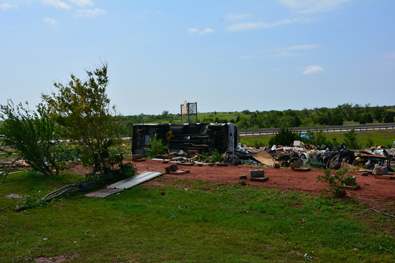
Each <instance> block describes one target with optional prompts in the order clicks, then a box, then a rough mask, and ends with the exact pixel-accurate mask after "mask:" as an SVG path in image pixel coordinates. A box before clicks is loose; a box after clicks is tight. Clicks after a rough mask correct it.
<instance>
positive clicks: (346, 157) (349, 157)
mask: <svg viewBox="0 0 395 263" xmlns="http://www.w3.org/2000/svg"><path fill="white" fill-rule="evenodd" d="M341 159H342V162H345V163H348V164H353V162H354V160H355V155H354V152H353V151H349V150H345V151H344V152H342V155H341Z"/></svg>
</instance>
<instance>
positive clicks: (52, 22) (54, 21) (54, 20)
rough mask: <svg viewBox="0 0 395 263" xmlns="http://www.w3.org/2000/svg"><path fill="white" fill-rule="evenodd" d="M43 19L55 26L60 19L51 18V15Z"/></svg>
mask: <svg viewBox="0 0 395 263" xmlns="http://www.w3.org/2000/svg"><path fill="white" fill-rule="evenodd" d="M43 21H44V22H45V23H48V24H51V25H53V26H55V25H56V24H57V23H59V21H58V20H56V19H53V18H50V17H45V18H44V19H43Z"/></svg>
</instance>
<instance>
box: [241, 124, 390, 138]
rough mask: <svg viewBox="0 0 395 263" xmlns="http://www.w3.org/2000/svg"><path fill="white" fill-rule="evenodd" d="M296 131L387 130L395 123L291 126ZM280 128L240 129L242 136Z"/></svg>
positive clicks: (268, 132)
mask: <svg viewBox="0 0 395 263" xmlns="http://www.w3.org/2000/svg"><path fill="white" fill-rule="evenodd" d="M290 129H291V130H294V131H301V132H307V131H309V130H312V131H314V130H316V129H318V130H323V131H324V132H338V131H349V130H351V129H354V130H355V131H367V130H385V129H395V123H375V124H360V125H338V126H320V127H296V128H290ZM279 130H280V129H279V128H273V129H257V130H239V135H240V136H247V135H268V134H276V133H277V132H278V131H279Z"/></svg>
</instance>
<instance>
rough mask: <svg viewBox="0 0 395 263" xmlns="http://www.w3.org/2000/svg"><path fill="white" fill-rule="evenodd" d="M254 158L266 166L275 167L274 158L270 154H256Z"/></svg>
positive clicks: (263, 152)
mask: <svg viewBox="0 0 395 263" xmlns="http://www.w3.org/2000/svg"><path fill="white" fill-rule="evenodd" d="M252 158H254V159H255V160H256V161H258V162H260V163H261V164H264V165H269V166H273V165H274V159H273V157H272V156H271V155H270V154H269V153H268V152H265V151H262V152H260V153H257V154H255V155H254V156H253V157H252Z"/></svg>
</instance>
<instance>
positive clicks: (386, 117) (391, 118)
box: [383, 112, 394, 123]
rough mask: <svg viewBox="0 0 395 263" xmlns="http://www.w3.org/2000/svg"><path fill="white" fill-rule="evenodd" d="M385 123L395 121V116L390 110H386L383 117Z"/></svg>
mask: <svg viewBox="0 0 395 263" xmlns="http://www.w3.org/2000/svg"><path fill="white" fill-rule="evenodd" d="M383 122H384V123H392V122H394V116H393V115H392V114H391V113H390V112H386V113H385V115H384V118H383Z"/></svg>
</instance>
